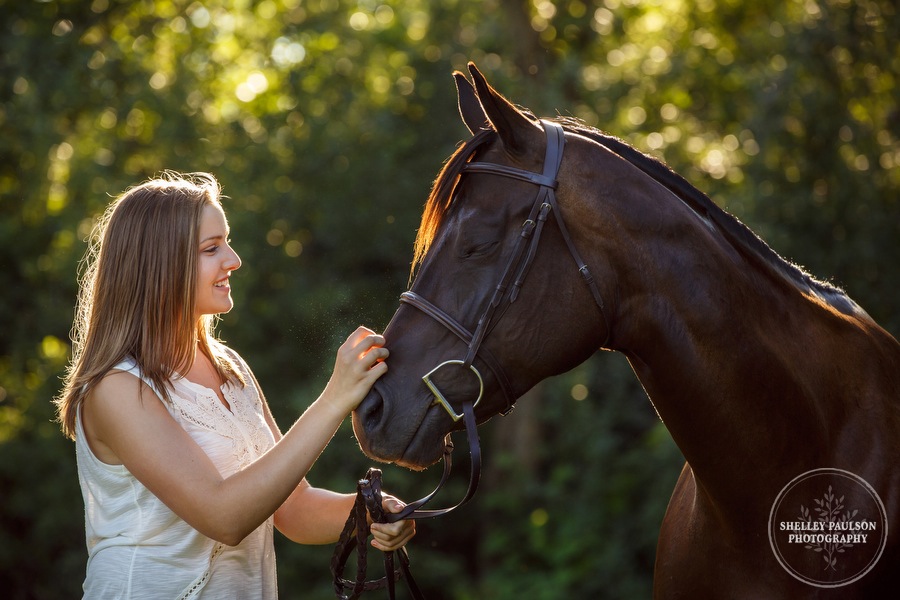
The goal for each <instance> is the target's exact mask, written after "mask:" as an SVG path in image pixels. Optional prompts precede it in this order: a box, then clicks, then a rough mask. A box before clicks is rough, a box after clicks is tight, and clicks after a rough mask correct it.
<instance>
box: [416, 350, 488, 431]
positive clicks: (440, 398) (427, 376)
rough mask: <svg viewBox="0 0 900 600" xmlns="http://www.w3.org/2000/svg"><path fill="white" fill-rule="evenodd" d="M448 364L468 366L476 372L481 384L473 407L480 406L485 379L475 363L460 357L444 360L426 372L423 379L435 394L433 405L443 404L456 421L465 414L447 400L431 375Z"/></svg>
mask: <svg viewBox="0 0 900 600" xmlns="http://www.w3.org/2000/svg"><path fill="white" fill-rule="evenodd" d="M447 365H461V366H464V367H465V366H468V367H469V370H471V371H472V372H473V373H475V377H477V378H478V386H479V388H478V397H477V398H476V399H475V402H473V403H472V408H475V407H476V406H478V403H479V402H481V397H482V396H483V395H484V379H482V377H481V373H479V372H478V369H476V368H475V365H472V364H469V365H466V361H463V360H458V359H453V360H445V361H444V362H442V363H441V364H439V365H438V366H436V367H435V368H433V369H432V370H430V371H428V373H426V374H425V375H424V376H423V377H422V381H424V382H425V385H426V386H428V389H429V390H431V393H432V394H434V402H433V403H432V406H433V405H435V404H439V405H441V406H443V407H444V410H446V411H447V414H449V415H450V418H451V419H453V422H454V423H456V422H457V421H459V420H460V419H462V418H463V416H464V415H463V414H462V413H457V412H456V411H455V410H454V409H453V406H452V405H451V404H450V401H449V400H447V398H446V396H444V394H442V393H441V390H439V389H438V387H437V385H435V384H434V382H433V381H431V376H432V375H434V374H435V373H437V372H438V371H440V370H441V369H442V368H443V367H445V366H447Z"/></svg>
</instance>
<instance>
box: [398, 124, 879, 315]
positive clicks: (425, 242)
mask: <svg viewBox="0 0 900 600" xmlns="http://www.w3.org/2000/svg"><path fill="white" fill-rule="evenodd" d="M523 112H524V111H523ZM525 114H527V116H528V117H529V118H532V119H534V117H533V115H531V114H530V113H525ZM535 120H536V119H535ZM553 120H554V121H556V122H558V123H560V124H561V125H562V126H563V128H564V129H565V130H566V131H569V132H572V133H575V134H578V135H581V136H584V137H586V138H588V139H590V140H593V141H595V142H597V143H598V144H600V145H602V146H604V147H605V148H607V149H609V150H610V151H612V152H613V153H615V154H616V155H618V156H620V157H621V158H623V159H624V160H626V161H628V162H629V163H631V164H632V165H634V166H635V167H637V168H638V169H640V170H641V171H643V172H644V173H645V174H646V175H648V176H649V177H651V178H653V179H654V180H656V181H657V182H659V183H660V184H662V185H663V186H664V187H665V188H666V189H668V190H669V191H671V192H672V193H673V194H674V195H675V196H676V197H677V198H679V199H680V200H681V201H682V202H684V203H685V205H687V206H688V207H689V208H690V209H691V210H693V211H694V212H696V213H697V214H698V215H700V216H701V217H703V218H705V219H706V220H707V221H709V222H710V223H713V224H714V225H715V226H716V228H717V229H718V230H719V231H720V232H721V233H722V235H723V236H724V237H725V238H726V239H727V240H728V241H729V243H731V245H732V246H733V247H734V248H735V249H736V250H738V252H740V253H741V255H742V256H744V257H745V258H746V259H747V260H748V261H750V262H751V263H752V264H754V265H756V266H757V267H758V268H761V269H762V270H763V271H765V272H767V273H769V274H770V275H773V276H775V277H778V278H780V279H781V280H784V281H787V282H789V283H791V284H793V285H794V286H795V287H796V288H798V289H799V290H800V291H801V292H803V293H806V294H809V295H813V296H815V297H817V298H818V299H820V300H821V301H822V302H824V303H825V304H827V305H828V306H830V307H832V308H834V309H835V310H838V311H840V312H842V313H844V314H847V315H854V316H867V315H866V313H865V311H863V310H862V308H860V307H859V306H858V305H857V304H856V303H855V302H854V301H853V300H852V299H851V298H850V297H849V296H847V295H846V294H845V293H844V291H843V290H841V289H840V288H838V287H835V286H833V285H831V284H830V283H827V282H823V281H819V280H817V279H815V278H813V277H812V276H811V275H810V274H809V273H807V272H806V271H804V270H803V269H801V268H800V267H798V266H797V265H795V264H793V263H791V262H789V261H787V260H785V259H784V258H782V257H781V256H780V255H779V254H778V253H777V252H775V251H774V250H773V249H772V248H771V247H769V245H768V244H766V242H764V241H763V240H762V239H761V238H760V237H759V236H757V235H756V234H755V233H754V232H753V231H752V230H751V229H750V228H749V227H747V226H746V225H744V224H743V223H742V222H741V221H739V220H738V219H737V218H736V217H734V216H733V215H731V214H730V213H727V212H726V211H724V210H723V209H722V208H720V207H719V206H718V205H717V204H716V203H715V202H713V201H712V200H711V199H710V198H709V196H707V195H706V194H704V193H703V192H701V191H700V190H698V189H697V188H695V187H694V186H693V185H691V184H690V183H688V181H687V180H686V179H685V178H684V177H682V176H681V175H679V174H677V173H675V172H674V171H673V170H672V169H670V168H669V167H668V166H666V165H665V164H664V163H662V162H661V161H659V160H657V159H655V158H653V157H651V156H648V155H646V154H644V153H642V152H640V151H638V150H636V149H635V148H633V147H632V146H630V145H629V144H627V143H626V142H624V141H622V140H620V139H618V138H616V137H613V136H611V135H608V134H605V133H603V132H601V131H599V130H597V129H594V128H593V127H589V126H587V125H585V124H584V123H583V122H581V121H578V120H576V119H572V118H567V117H560V118H557V119H553ZM495 136H496V132H494V131H493V130H483V131H479V132H478V133H477V134H475V136H474V137H472V138H471V139H469V140H468V141H465V142H463V143H461V144H460V145H459V146H458V147H457V149H456V151H455V152H454V153H453V155H452V156H451V157H450V158H449V159H448V160H447V162H446V163H445V164H444V167H443V168H442V169H441V172H440V173H439V174H438V176H437V178H436V179H435V181H434V184H433V185H432V188H431V194H430V195H429V197H428V201H427V202H426V204H425V210H424V211H423V213H422V222H421V225H420V227H419V230H418V233H417V235H416V241H415V254H414V257H413V263H412V268H413V270H415V268H416V267H417V266H418V265H419V264H421V262H422V260H423V259H424V257H425V254H426V252H427V251H428V248H429V247H430V246H431V243H432V242H433V241H434V237H435V235H436V234H437V229H438V227H439V226H440V224H441V222H442V220H443V217H444V215H445V214H446V213H447V211H448V210H449V209H450V206H451V201H452V199H453V195H454V191H455V189H456V186H457V184H458V183H459V175H460V172H461V171H462V168H463V166H464V165H465V164H466V162H467V161H468V160H469V158H470V157H471V156H472V155H473V154H474V153H475V151H476V150H477V149H478V148H480V147H481V146H483V145H485V144H486V143H488V142H490V141H492V140H493V139H494V137H495Z"/></svg>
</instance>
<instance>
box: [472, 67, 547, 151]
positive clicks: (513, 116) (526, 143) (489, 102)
mask: <svg viewBox="0 0 900 600" xmlns="http://www.w3.org/2000/svg"><path fill="white" fill-rule="evenodd" d="M469 73H471V74H472V81H473V82H474V83H475V93H476V94H477V95H478V99H479V101H480V102H481V106H482V108H483V110H484V114H486V115H487V118H488V120H489V121H490V122H491V125H493V126H494V129H495V130H496V131H497V133H498V134H499V135H500V140H501V141H502V142H503V146H504V147H505V148H506V150H507V152H509V153H510V154H512V155H520V156H521V155H523V154H525V153H526V152H527V151H528V149H529V148H534V145H535V144H536V143H539V142H538V140H540V139H543V132H542V131H541V128H540V126H539V125H538V124H537V123H535V122H534V121H532V120H531V119H530V118H528V117H527V116H526V115H525V114H524V113H522V112H521V111H520V110H519V109H518V108H516V107H515V106H513V105H512V103H510V101H509V100H507V99H506V98H504V97H503V96H502V95H501V94H500V93H499V92H497V91H496V90H495V89H494V88H492V87H491V86H490V85H489V84H488V82H487V80H486V79H485V78H484V75H482V74H481V71H479V70H478V68H477V67H476V66H475V63H472V62H470V63H469Z"/></svg>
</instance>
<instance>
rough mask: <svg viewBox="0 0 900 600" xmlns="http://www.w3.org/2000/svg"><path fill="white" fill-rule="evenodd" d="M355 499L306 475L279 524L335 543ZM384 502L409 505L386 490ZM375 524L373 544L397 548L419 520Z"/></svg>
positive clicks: (391, 506) (294, 534) (291, 535)
mask: <svg viewBox="0 0 900 600" xmlns="http://www.w3.org/2000/svg"><path fill="white" fill-rule="evenodd" d="M248 371H249V368H248ZM250 377H252V378H253V384H254V385H255V386H256V389H257V391H258V392H259V397H260V399H261V400H262V404H263V413H264V415H265V418H266V423H267V424H268V425H269V429H271V431H272V435H273V436H274V437H275V441H276V442H277V441H279V440H280V439H281V437H282V434H281V430H280V429H279V427H278V424H277V423H276V422H275V418H274V417H273V416H272V411H271V410H270V409H269V403H268V402H267V401H266V397H265V394H263V391H262V386H260V385H259V382H258V381H257V380H256V376H255V375H254V374H253V372H252V371H250ZM354 501H355V496H354V495H353V494H340V493H337V492H332V491H329V490H325V489H322V488H315V487H312V486H311V485H310V484H309V482H307V480H306V478H304V479H303V480H302V481H301V482H300V484H299V485H298V486H297V487H296V488H295V489H294V491H293V492H292V493H291V495H290V496H289V497H288V499H287V500H286V501H285V502H284V504H282V505H281V506H280V507H279V508H278V510H276V511H275V527H276V528H277V529H278V531H280V532H281V533H282V534H284V535H285V536H286V537H287V538H288V539H290V540H292V541H294V542H297V543H300V544H334V543H335V542H337V541H338V538H339V537H340V535H341V531H342V530H343V528H344V523H345V522H346V520H347V517H348V516H349V514H350V510H351V509H352V508H353V503H354ZM382 506H384V508H385V510H387V511H388V512H392V513H396V512H400V511H401V510H402V509H403V507H404V506H405V505H404V504H403V503H402V502H400V501H399V500H397V499H396V498H394V497H393V496H389V495H387V494H385V495H384V499H383V502H382ZM371 525H372V537H373V539H372V545H373V546H374V547H375V548H377V549H379V550H396V549H398V548H400V547H401V546H403V545H404V544H406V542H408V541H409V540H410V539H411V538H412V537H413V536H414V535H415V534H416V524H415V521H400V522H398V523H391V524H380V523H372V524H371Z"/></svg>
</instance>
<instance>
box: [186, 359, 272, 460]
mask: <svg viewBox="0 0 900 600" xmlns="http://www.w3.org/2000/svg"><path fill="white" fill-rule="evenodd" d="M239 368H240V369H241V371H242V372H244V377H245V380H246V381H247V385H245V386H244V387H243V388H242V387H240V384H239V383H237V384H236V383H231V382H229V383H226V384H225V385H223V386H222V387H221V391H222V395H223V396H224V397H225V399H226V400H227V401H228V404H229V406H231V410H230V411H229V410H228V408H226V407H225V405H224V404H222V401H221V400H219V397H218V396H217V395H216V393H215V392H214V391H213V390H211V389H209V388H207V387H205V386H202V385H200V384H197V383H194V382H192V381H189V380H187V379H184V378H176V379H174V380H173V381H172V383H173V384H174V386H175V389H176V392H180V393H176V394H174V397H173V403H174V405H175V406H174V408H175V409H176V410H177V411H178V413H179V414H180V416H181V417H182V418H184V419H185V420H186V421H188V422H190V423H193V424H194V425H196V426H198V427H202V428H204V429H208V430H211V431H215V432H216V433H218V434H219V435H222V436H223V437H226V438H228V439H229V440H231V447H232V452H233V456H234V458H235V460H236V462H237V465H238V466H239V468H240V469H243V468H245V467H247V466H248V465H250V463H252V462H253V461H254V460H256V459H257V458H259V457H260V456H262V455H263V454H264V453H265V452H266V451H267V450H268V449H269V448H271V447H272V446H273V445H274V438H273V437H272V433H271V430H270V429H269V427H268V425H267V423H266V420H265V417H264V416H263V415H264V412H263V407H262V399H261V398H260V395H259V390H257V389H256V386H255V385H254V383H253V381H254V380H253V378H252V377H251V376H250V374H249V372H248V371H247V370H246V368H245V366H244V365H243V363H239Z"/></svg>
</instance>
